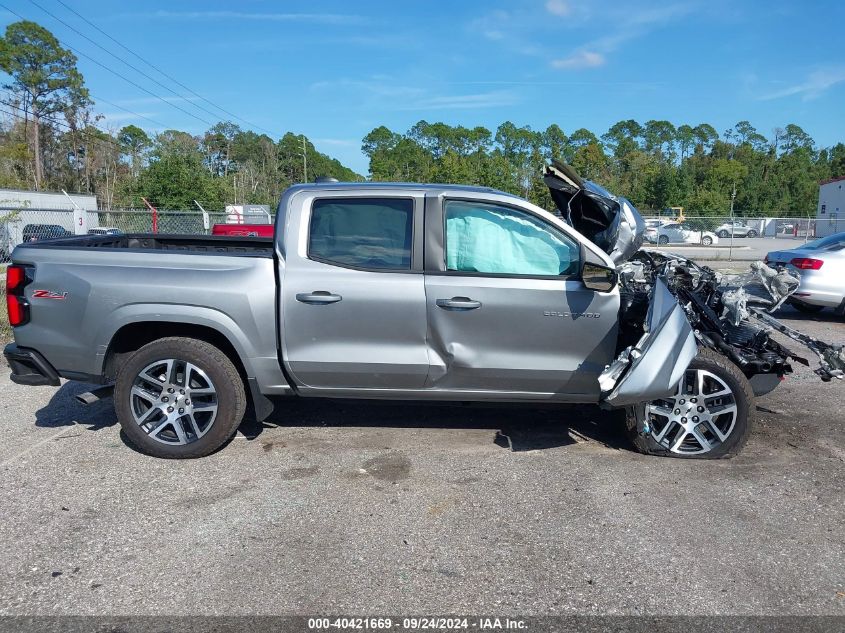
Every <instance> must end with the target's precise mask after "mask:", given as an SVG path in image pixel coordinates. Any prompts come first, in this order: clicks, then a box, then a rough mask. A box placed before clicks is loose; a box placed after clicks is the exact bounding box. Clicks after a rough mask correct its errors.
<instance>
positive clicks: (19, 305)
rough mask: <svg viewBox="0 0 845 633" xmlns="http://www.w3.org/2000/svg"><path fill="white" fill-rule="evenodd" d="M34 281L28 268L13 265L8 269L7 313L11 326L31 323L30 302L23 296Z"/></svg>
mask: <svg viewBox="0 0 845 633" xmlns="http://www.w3.org/2000/svg"><path fill="white" fill-rule="evenodd" d="M30 281H32V279H31V278H30V277H29V276H28V275H27V272H26V268H25V267H23V266H18V265H16V264H12V265H11V266H9V267H8V268H7V269H6V311H7V312H8V314H9V325H12V326H17V325H24V324H25V323H26V322H27V321H29V302H28V301H27V300H26V298H25V297H24V296H23V289H24V288H25V287H26V285H27V284H28V283H29V282H30Z"/></svg>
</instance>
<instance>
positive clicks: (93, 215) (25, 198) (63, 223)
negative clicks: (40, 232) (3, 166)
mask: <svg viewBox="0 0 845 633" xmlns="http://www.w3.org/2000/svg"><path fill="white" fill-rule="evenodd" d="M69 197H70V200H68V196H65V194H63V193H61V192H59V193H55V192H52V191H26V190H23V189H0V262H4V261H7V260H8V258H9V254H10V253H11V252H12V250H13V249H14V247H15V246H17V245H18V244H20V243H21V242H22V241H23V239H24V231H25V230H26V228H27V227H28V226H30V227H32V226H39V225H40V226H42V227H44V226H58V227H61V228H63V229H65V230H67V231H70V232H71V233H85V232H86V231H87V230H88V229H89V228H92V227H96V226H99V222H98V219H99V214H98V213H97V196H94V195H86V194H78V193H72V194H69ZM71 200H72V201H73V202H71ZM74 204H76V206H77V207H79V209H81V210H82V211H84V212H85V213H84V214H83V216H84V217H83V218H81V220H80V218H79V214H76V215H75V214H74Z"/></svg>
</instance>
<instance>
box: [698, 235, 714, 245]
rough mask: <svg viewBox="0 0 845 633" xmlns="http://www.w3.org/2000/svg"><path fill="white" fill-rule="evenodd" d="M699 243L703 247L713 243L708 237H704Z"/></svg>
mask: <svg viewBox="0 0 845 633" xmlns="http://www.w3.org/2000/svg"><path fill="white" fill-rule="evenodd" d="M701 243H702V244H703V245H704V246H710V245H711V244H712V243H713V238H712V237H710V236H709V235H705V236H704V237H702V238H701Z"/></svg>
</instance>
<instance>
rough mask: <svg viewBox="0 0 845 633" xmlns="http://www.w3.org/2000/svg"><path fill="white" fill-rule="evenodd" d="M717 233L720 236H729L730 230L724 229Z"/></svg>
mask: <svg viewBox="0 0 845 633" xmlns="http://www.w3.org/2000/svg"><path fill="white" fill-rule="evenodd" d="M716 235H718V236H719V237H727V236H728V232H727V231H724V230H722V231H719V232H718V233H717V234H716Z"/></svg>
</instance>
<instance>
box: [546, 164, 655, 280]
mask: <svg viewBox="0 0 845 633" xmlns="http://www.w3.org/2000/svg"><path fill="white" fill-rule="evenodd" d="M543 180H544V181H545V183H546V185H547V186H548V187H549V192H550V193H551V194H552V200H554V203H555V205H556V206H557V208H558V211H560V213H561V215H562V216H563V218H564V219H565V220H566V221H567V222H569V224H571V225H572V226H573V227H574V228H575V230H576V231H578V232H579V233H580V234H581V235H583V236H584V237H586V238H587V239H589V240H590V241H591V242H593V244H595V245H596V246H598V247H599V248H601V249H602V250H603V251H604V252H605V253H607V254H608V255H609V256H610V258H611V259H612V260H613V262H614V263H615V264H621V263H622V262H625V261H627V260H628V259H630V258H631V257H632V256H633V254H634V253H636V252H637V251H638V250H640V246H642V244H643V235H644V233H645V222H644V221H643V218H642V216H641V215H640V214H639V211H637V210H636V209H635V208H634V205H632V204H631V203H630V202H628V200H626V199H625V198H620V197H618V196H615V195H613V194H612V193H610V192H609V191H607V190H605V189H603V188H602V187H599V186H598V185H597V184H595V183H593V182H590V181H589V180H582V179H581V178H580V177H579V176H578V174H577V173H575V170H574V169H572V167H570V166H569V165H566V164H565V163H560V162H558V161H553V162H552V164H551V165H549V166H547V167H546V168H545V170H544V171H543Z"/></svg>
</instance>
